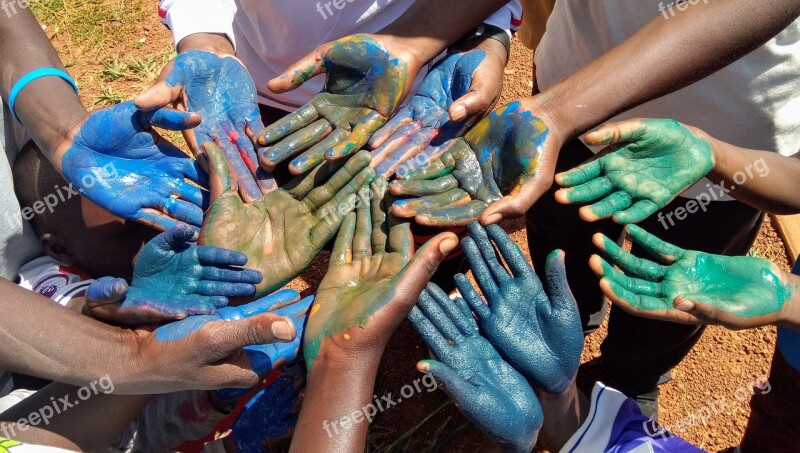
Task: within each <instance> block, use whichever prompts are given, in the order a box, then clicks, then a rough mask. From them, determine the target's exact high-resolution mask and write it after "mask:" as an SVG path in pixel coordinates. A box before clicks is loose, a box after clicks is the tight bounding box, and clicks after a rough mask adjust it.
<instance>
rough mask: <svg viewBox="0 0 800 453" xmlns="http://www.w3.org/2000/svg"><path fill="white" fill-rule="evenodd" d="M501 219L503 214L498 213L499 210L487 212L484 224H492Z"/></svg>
mask: <svg viewBox="0 0 800 453" xmlns="http://www.w3.org/2000/svg"><path fill="white" fill-rule="evenodd" d="M501 220H503V214H500V213H499V212H496V213H494V214H489V216H488V217H486V225H492V224H495V223H497V222H499V221H501Z"/></svg>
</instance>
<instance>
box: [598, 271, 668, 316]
mask: <svg viewBox="0 0 800 453" xmlns="http://www.w3.org/2000/svg"><path fill="white" fill-rule="evenodd" d="M600 289H601V290H603V294H605V295H606V296H607V297H608V299H609V300H611V302H612V303H614V304H616V305H620V306H621V307H622V308H623V309H624V308H625V306H626V305H627V306H628V309H627V310H625V311H627V312H629V313H631V314H633V315H636V316H642V315H644V314H649V315H650V316H653V314H655V313H663V312H664V311H665V310H667V306H666V305H665V304H664V302H663V301H662V300H661V299H657V298H655V297H650V296H643V295H640V294H636V293H634V292H632V291H630V290H629V289H628V288H625V287H624V286H622V285H620V284H619V283H617V282H615V281H613V280H611V279H607V278H603V279H601V280H600Z"/></svg>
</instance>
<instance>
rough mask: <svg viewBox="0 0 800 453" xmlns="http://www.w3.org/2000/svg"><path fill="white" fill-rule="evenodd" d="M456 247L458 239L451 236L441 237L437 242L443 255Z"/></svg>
mask: <svg viewBox="0 0 800 453" xmlns="http://www.w3.org/2000/svg"><path fill="white" fill-rule="evenodd" d="M456 247H458V240H457V239H454V238H452V237H448V238H445V239H442V241H441V242H439V251H440V252H442V254H443V255H447V254H448V253H450V252H452V251H453V250H454V249H455V248H456Z"/></svg>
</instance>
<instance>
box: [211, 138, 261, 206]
mask: <svg viewBox="0 0 800 453" xmlns="http://www.w3.org/2000/svg"><path fill="white" fill-rule="evenodd" d="M215 143H216V144H217V145H218V146H219V147H220V149H221V150H222V151H223V153H224V154H225V158H226V159H227V161H228V166H229V168H230V175H231V178H233V180H235V181H236V185H237V187H238V188H239V193H240V194H241V196H242V199H243V200H245V201H246V202H252V201H255V200H258V199H259V198H261V188H260V187H259V186H258V183H257V182H256V180H255V177H254V175H253V172H252V171H250V168H248V165H247V160H248V157H247V156H246V154H242V153H241V152H240V151H239V149H238V148H237V147H236V145H235V144H234V143H232V142H231V140H230V139H229V138H228V137H227V136H222V137H215Z"/></svg>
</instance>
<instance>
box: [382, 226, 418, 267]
mask: <svg viewBox="0 0 800 453" xmlns="http://www.w3.org/2000/svg"><path fill="white" fill-rule="evenodd" d="M386 251H387V252H389V253H400V254H402V255H403V261H404V262H408V261H409V260H410V259H411V257H412V255H414V235H413V234H412V233H411V224H410V223H408V222H399V223H397V224H396V225H392V226H391V227H390V228H389V247H388V248H387V249H386Z"/></svg>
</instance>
